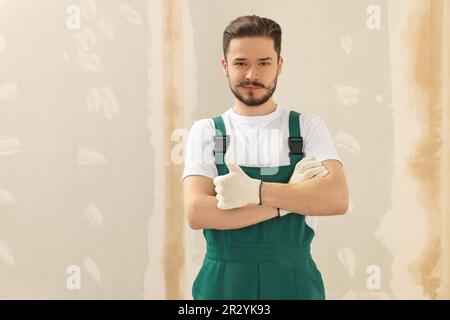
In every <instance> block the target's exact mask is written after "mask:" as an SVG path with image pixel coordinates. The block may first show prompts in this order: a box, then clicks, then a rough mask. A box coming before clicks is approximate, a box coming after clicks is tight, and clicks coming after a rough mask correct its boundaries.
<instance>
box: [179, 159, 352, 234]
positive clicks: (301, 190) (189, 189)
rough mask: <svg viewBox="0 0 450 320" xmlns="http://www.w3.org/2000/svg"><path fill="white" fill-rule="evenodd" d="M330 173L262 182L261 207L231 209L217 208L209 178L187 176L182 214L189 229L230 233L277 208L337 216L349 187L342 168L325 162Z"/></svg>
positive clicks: (344, 206)
mask: <svg viewBox="0 0 450 320" xmlns="http://www.w3.org/2000/svg"><path fill="white" fill-rule="evenodd" d="M322 163H323V165H324V166H325V167H326V168H327V170H328V171H329V174H328V175H327V176H325V177H315V178H312V179H310V180H307V181H305V182H300V183H295V184H284V183H263V188H262V199H263V204H262V205H261V206H259V205H248V206H245V207H241V208H236V209H231V210H221V209H218V208H217V199H216V197H215V195H216V194H215V191H214V184H213V181H212V180H211V179H210V178H207V177H203V176H188V177H186V178H185V179H184V180H183V190H184V211H185V214H186V217H187V221H188V223H189V226H190V227H191V228H192V229H195V230H197V229H217V230H229V229H240V228H244V227H247V226H251V225H254V224H257V223H260V222H263V221H266V220H269V219H272V218H274V217H276V216H277V215H278V212H277V209H276V208H282V209H286V210H288V211H292V212H301V214H305V215H311V216H312V215H323V216H324V215H339V214H344V213H346V212H347V209H348V198H349V196H348V188H347V182H346V179H345V174H344V171H343V168H342V165H341V164H340V162H339V161H337V160H325V161H323V162H322Z"/></svg>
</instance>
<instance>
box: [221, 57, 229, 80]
mask: <svg viewBox="0 0 450 320" xmlns="http://www.w3.org/2000/svg"><path fill="white" fill-rule="evenodd" d="M221 63H222V67H223V74H224V75H225V76H228V64H227V62H226V61H225V59H222V61H221Z"/></svg>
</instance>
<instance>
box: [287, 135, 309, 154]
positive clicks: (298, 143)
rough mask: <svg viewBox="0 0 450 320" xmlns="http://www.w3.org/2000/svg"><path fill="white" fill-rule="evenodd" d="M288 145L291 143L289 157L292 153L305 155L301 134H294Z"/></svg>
mask: <svg viewBox="0 0 450 320" xmlns="http://www.w3.org/2000/svg"><path fill="white" fill-rule="evenodd" d="M288 145H289V150H290V151H289V157H290V156H292V155H302V156H305V154H304V153H303V137H301V136H299V137H296V136H292V137H289V139H288Z"/></svg>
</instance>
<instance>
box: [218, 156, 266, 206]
mask: <svg viewBox="0 0 450 320" xmlns="http://www.w3.org/2000/svg"><path fill="white" fill-rule="evenodd" d="M225 164H226V166H227V167H228V170H229V171H230V172H229V173H228V174H226V175H223V176H218V177H216V178H214V180H213V183H214V185H215V190H216V193H217V195H216V198H217V201H218V202H217V208H219V209H222V210H229V209H234V208H240V207H244V206H246V205H248V204H259V187H260V184H261V180H257V179H252V178H250V177H249V176H247V175H246V174H245V172H244V171H243V170H242V169H241V168H240V167H239V166H238V165H237V164H235V162H234V159H233V156H232V154H231V152H230V151H228V152H227V153H225Z"/></svg>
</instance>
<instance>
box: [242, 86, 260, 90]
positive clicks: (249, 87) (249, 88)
mask: <svg viewBox="0 0 450 320" xmlns="http://www.w3.org/2000/svg"><path fill="white" fill-rule="evenodd" d="M244 88H245V89H248V90H256V89H261V87H253V86H247V87H244Z"/></svg>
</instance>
